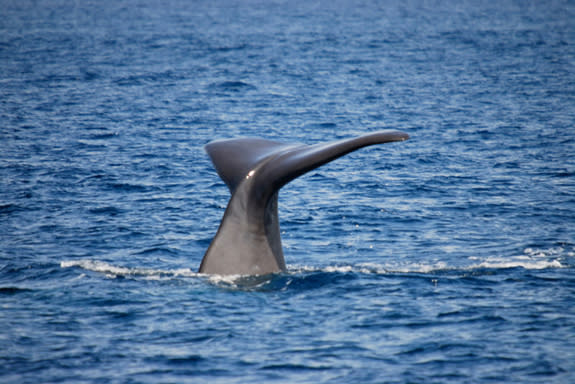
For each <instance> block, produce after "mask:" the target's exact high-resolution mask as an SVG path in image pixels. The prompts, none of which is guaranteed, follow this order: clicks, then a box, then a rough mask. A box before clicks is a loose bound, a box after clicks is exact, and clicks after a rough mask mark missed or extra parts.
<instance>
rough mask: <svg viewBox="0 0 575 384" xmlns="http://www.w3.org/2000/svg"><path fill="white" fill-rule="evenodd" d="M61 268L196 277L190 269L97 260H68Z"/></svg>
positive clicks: (115, 274)
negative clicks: (170, 268) (126, 264)
mask: <svg viewBox="0 0 575 384" xmlns="http://www.w3.org/2000/svg"><path fill="white" fill-rule="evenodd" d="M60 266H61V267H62V268H71V267H78V268H82V269H85V270H87V271H92V272H98V273H103V274H105V275H106V276H107V277H110V278H116V277H128V276H134V277H144V278H148V279H162V278H171V277H196V276H198V274H197V273H196V272H193V271H192V270H190V269H172V270H164V269H155V268H129V267H123V266H116V265H112V264H109V263H106V262H104V261H97V260H68V261H62V262H61V263H60Z"/></svg>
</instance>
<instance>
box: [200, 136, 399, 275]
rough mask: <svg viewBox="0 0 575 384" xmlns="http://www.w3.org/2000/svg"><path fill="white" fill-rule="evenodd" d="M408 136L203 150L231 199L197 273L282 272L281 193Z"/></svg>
mask: <svg viewBox="0 0 575 384" xmlns="http://www.w3.org/2000/svg"><path fill="white" fill-rule="evenodd" d="M408 138H409V135H408V134H406V133H403V132H400V131H392V130H386V131H379V132H374V133H369V134H366V135H363V136H359V137H355V138H351V139H344V140H339V141H334V142H330V143H325V144H315V145H302V144H284V143H279V142H274V141H269V140H263V139H250V138H245V139H230V140H221V141H215V142H212V143H209V144H208V145H206V147H205V149H206V152H207V153H208V155H209V156H210V158H211V160H212V162H213V163H214V165H215V167H216V170H217V171H218V174H219V175H220V177H221V178H222V180H224V182H225V183H226V184H227V186H228V188H229V189H230V192H231V194H232V197H231V199H230V201H229V203H228V206H227V208H226V211H225V213H224V217H223V219H222V222H221V224H220V227H219V229H218V232H217V234H216V236H215V237H214V239H213V240H212V243H211V244H210V246H209V248H208V250H207V252H206V254H205V255H204V258H203V260H202V263H201V265H200V269H199V272H200V273H205V274H218V275H266V274H270V273H277V272H282V271H285V269H286V264H285V260H284V255H283V251H282V245H281V238H280V227H279V219H278V191H279V190H280V188H281V187H283V186H284V185H286V184H287V183H289V182H290V181H292V180H293V179H295V178H296V177H299V176H301V175H303V174H305V173H306V172H309V171H311V170H313V169H315V168H317V167H319V166H321V165H323V164H326V163H328V162H330V161H332V160H335V159H337V158H339V157H341V156H343V155H346V154H348V153H350V152H353V151H355V150H357V149H360V148H363V147H366V146H369V145H374V144H383V143H389V142H394V141H404V140H407V139H408Z"/></svg>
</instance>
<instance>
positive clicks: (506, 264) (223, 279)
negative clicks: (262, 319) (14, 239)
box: [60, 248, 575, 286]
mask: <svg viewBox="0 0 575 384" xmlns="http://www.w3.org/2000/svg"><path fill="white" fill-rule="evenodd" d="M573 256H575V253H574V252H569V251H566V250H564V249H563V248H551V249H533V248H527V249H525V250H524V252H523V254H521V255H517V256H512V257H503V256H493V257H488V258H480V257H474V256H471V257H469V258H468V261H469V262H470V263H467V264H466V263H462V264H461V265H457V266H455V265H449V264H447V263H445V262H442V261H440V262H435V263H421V262H388V263H360V264H354V265H350V264H348V265H329V266H324V267H315V266H308V265H291V266H289V268H288V273H293V274H299V273H304V274H305V273H315V272H323V273H362V274H391V273H433V272H438V271H469V270H475V269H510V268H523V269H528V270H542V269H553V268H567V265H565V264H563V263H561V261H560V259H561V258H565V257H573ZM60 266H61V267H62V268H71V267H78V268H82V269H84V270H87V271H92V272H98V273H103V274H105V275H106V276H107V277H110V278H117V277H130V276H132V277H141V278H146V279H158V280H159V279H166V278H179V277H184V278H189V277H202V276H203V277H207V278H208V280H209V281H210V282H211V283H214V284H217V285H219V284H223V285H229V286H235V285H238V284H240V285H242V286H244V285H258V284H264V283H266V282H267V281H268V280H269V279H266V278H263V279H262V277H261V276H260V277H257V276H256V277H254V276H242V275H229V276H222V275H203V274H200V273H196V272H194V271H192V270H190V269H185V268H184V269H168V270H165V269H155V268H131V267H125V266H116V265H112V264H110V263H107V262H104V261H97V260H86V259H84V260H68V261H62V262H61V263H60Z"/></svg>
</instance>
